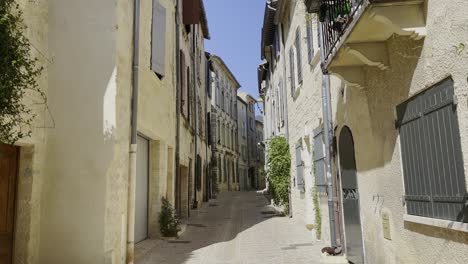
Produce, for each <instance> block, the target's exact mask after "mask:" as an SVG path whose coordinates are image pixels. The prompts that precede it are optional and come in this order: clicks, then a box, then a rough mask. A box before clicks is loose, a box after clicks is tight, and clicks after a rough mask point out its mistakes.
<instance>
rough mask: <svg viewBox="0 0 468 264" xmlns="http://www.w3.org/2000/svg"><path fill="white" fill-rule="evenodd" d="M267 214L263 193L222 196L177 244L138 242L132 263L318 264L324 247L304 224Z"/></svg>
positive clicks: (201, 212) (192, 221)
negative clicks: (134, 261) (134, 259)
mask: <svg viewBox="0 0 468 264" xmlns="http://www.w3.org/2000/svg"><path fill="white" fill-rule="evenodd" d="M271 212H273V210H272V209H271V208H270V207H269V206H268V203H267V200H266V199H265V197H264V196H263V195H261V194H257V193H255V192H232V193H224V194H221V195H220V196H219V198H218V199H216V200H214V201H212V202H211V203H210V205H206V206H204V207H203V208H201V209H199V210H198V212H196V213H194V215H192V217H191V218H190V220H189V222H188V225H187V229H186V231H185V232H184V234H183V235H182V236H181V237H180V238H179V239H178V240H176V241H163V240H147V241H143V242H141V243H139V244H138V245H137V246H136V264H182V263H184V264H283V263H284V264H302V263H308V264H313V263H319V262H318V259H319V256H320V249H321V248H322V247H323V245H322V244H321V243H319V242H315V239H314V238H313V237H312V235H311V233H310V232H308V231H307V230H306V229H305V225H304V224H303V223H298V222H296V220H293V219H290V218H288V217H277V216H276V215H273V214H271Z"/></svg>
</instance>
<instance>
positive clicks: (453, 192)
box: [397, 79, 468, 222]
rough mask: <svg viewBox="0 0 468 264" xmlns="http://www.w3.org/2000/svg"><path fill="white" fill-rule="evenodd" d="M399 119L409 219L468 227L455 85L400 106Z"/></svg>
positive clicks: (445, 84)
mask: <svg viewBox="0 0 468 264" xmlns="http://www.w3.org/2000/svg"><path fill="white" fill-rule="evenodd" d="M397 115H398V126H399V130H400V144H401V152H402V162H403V174H404V183H405V184H404V186H405V200H406V204H407V212H408V214H411V215H418V216H424V217H432V218H438V219H445V220H452V221H459V222H468V207H467V206H466V205H465V203H466V201H467V191H466V184H465V175H464V166H463V160H462V151H461V143H460V131H459V125H458V117H457V112H456V106H455V105H454V88H453V81H452V80H451V79H447V80H445V81H443V82H441V83H439V84H437V85H435V86H434V87H433V88H431V89H429V90H427V91H425V92H423V93H421V94H419V95H417V96H416V97H414V98H412V99H410V100H408V101H407V102H405V103H403V104H401V105H399V106H397Z"/></svg>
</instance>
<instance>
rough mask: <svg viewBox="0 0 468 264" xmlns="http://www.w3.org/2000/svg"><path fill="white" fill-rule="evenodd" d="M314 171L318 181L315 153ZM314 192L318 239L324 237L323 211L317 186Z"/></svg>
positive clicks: (313, 160) (313, 157)
mask: <svg viewBox="0 0 468 264" xmlns="http://www.w3.org/2000/svg"><path fill="white" fill-rule="evenodd" d="M312 164H313V165H312V171H313V173H314V178H315V181H316V182H317V174H316V173H315V154H312ZM312 193H313V201H314V210H315V226H316V229H317V233H316V236H317V239H318V240H321V239H322V213H321V211H320V201H319V195H318V191H317V189H316V188H314V189H313V190H312Z"/></svg>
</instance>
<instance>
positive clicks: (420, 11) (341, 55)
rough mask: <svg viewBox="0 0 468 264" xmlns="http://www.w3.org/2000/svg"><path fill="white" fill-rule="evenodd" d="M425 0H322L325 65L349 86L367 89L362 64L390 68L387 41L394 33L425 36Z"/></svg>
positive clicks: (320, 12)
mask: <svg viewBox="0 0 468 264" xmlns="http://www.w3.org/2000/svg"><path fill="white" fill-rule="evenodd" d="M425 2H426V1H425V0H322V1H321V3H320V6H319V8H318V12H319V20H320V21H321V22H322V23H321V25H322V34H323V38H324V45H323V46H324V47H323V48H324V54H325V60H324V65H323V68H324V70H325V71H328V72H329V73H330V74H333V75H336V76H338V77H339V78H340V79H342V80H343V81H344V82H345V83H347V84H348V85H349V86H354V87H357V88H359V89H363V88H365V77H364V74H363V67H365V66H369V67H376V68H378V69H380V70H382V71H384V70H387V69H388V68H389V67H390V65H389V63H388V61H389V60H388V51H387V45H386V41H387V40H388V39H389V38H390V37H391V36H392V35H394V34H397V35H401V36H408V37H410V38H412V39H414V40H420V39H422V38H424V37H425V36H426V27H425V24H426V23H425Z"/></svg>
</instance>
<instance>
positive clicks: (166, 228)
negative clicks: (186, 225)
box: [159, 197, 180, 237]
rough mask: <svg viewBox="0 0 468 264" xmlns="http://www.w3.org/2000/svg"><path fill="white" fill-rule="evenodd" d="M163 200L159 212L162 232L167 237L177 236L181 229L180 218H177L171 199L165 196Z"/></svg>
mask: <svg viewBox="0 0 468 264" xmlns="http://www.w3.org/2000/svg"><path fill="white" fill-rule="evenodd" d="M161 201H162V207H161V212H160V213H159V228H160V232H161V234H162V235H163V236H165V237H177V233H178V232H179V231H180V225H179V219H177V217H176V215H175V211H174V209H173V208H172V206H171V204H170V203H169V201H168V200H167V199H166V198H165V197H163V198H162V199H161Z"/></svg>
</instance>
